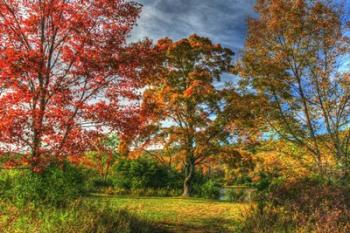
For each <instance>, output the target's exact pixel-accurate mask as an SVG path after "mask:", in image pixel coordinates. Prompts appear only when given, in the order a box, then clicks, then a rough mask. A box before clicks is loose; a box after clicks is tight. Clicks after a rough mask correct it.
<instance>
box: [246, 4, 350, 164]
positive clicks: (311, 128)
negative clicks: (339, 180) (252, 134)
mask: <svg viewBox="0 0 350 233" xmlns="http://www.w3.org/2000/svg"><path fill="white" fill-rule="evenodd" d="M335 4H336V3H334V4H333V6H332V5H331V3H329V1H308V0H297V1H294V0H258V1H257V3H256V11H257V13H258V14H259V17H258V18H256V19H250V20H249V29H248V37H247V40H246V44H245V49H244V56H243V59H242V64H241V75H242V77H245V78H246V81H247V82H248V83H249V86H250V88H252V87H253V88H254V89H255V91H256V93H257V94H258V95H260V96H263V97H265V99H266V100H267V101H268V103H269V105H268V107H267V108H266V120H267V121H268V124H269V126H270V127H271V130H273V131H274V132H276V133H278V135H279V136H280V138H281V139H285V140H288V141H290V142H293V143H295V144H297V145H299V146H302V147H304V148H307V149H308V151H309V152H311V153H312V154H313V155H314V158H315V160H316V161H317V164H318V168H319V169H321V168H322V166H323V165H324V163H325V155H326V154H332V155H334V158H336V159H337V160H338V162H339V164H340V165H341V166H343V167H349V162H350V160H349V159H350V157H349V149H350V147H349V146H350V144H349V142H350V131H349V130H348V128H349V120H350V118H349V117H350V86H349V81H350V76H349V69H348V67H347V66H346V59H345V57H346V56H348V55H349V38H347V37H346V31H347V22H345V21H344V18H343V17H342V9H341V7H339V6H337V5H335Z"/></svg>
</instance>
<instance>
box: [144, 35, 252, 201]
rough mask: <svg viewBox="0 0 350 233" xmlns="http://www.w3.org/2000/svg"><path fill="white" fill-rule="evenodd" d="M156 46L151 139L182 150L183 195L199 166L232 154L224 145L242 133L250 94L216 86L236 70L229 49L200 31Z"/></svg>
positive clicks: (147, 98)
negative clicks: (158, 63) (158, 64)
mask: <svg viewBox="0 0 350 233" xmlns="http://www.w3.org/2000/svg"><path fill="white" fill-rule="evenodd" d="M156 48H157V49H158V50H159V53H160V54H161V57H162V58H163V62H162V66H161V69H160V70H159V72H158V73H156V74H154V75H152V76H151V77H150V79H149V80H150V82H149V83H148V86H147V87H148V88H147V89H146V90H145V92H144V99H143V107H144V109H146V111H148V114H147V115H148V117H149V119H150V120H149V121H150V124H149V129H150V131H147V134H146V135H147V136H148V141H146V142H148V146H151V148H152V147H153V148H157V147H158V148H162V149H163V150H166V151H168V150H169V149H171V148H172V149H173V151H175V152H176V153H177V158H178V159H180V161H181V162H182V164H183V169H184V177H185V178H184V185H183V189H184V190H183V196H190V195H191V185H192V182H193V177H194V175H195V168H196V167H197V166H198V165H200V164H202V163H204V162H206V161H208V159H210V158H211V157H212V156H215V155H218V154H219V153H222V152H227V153H229V150H228V147H226V150H227V151H224V148H225V147H224V146H223V145H224V144H225V143H226V144H227V143H230V140H231V142H232V141H234V140H236V139H237V138H238V137H237V135H238V134H239V131H240V129H242V126H243V124H240V123H239V120H240V119H242V118H244V117H246V116H248V115H249V114H251V112H250V111H249V110H248V111H247V109H248V108H247V106H249V101H250V100H251V99H249V97H247V98H245V97H243V96H241V95H239V94H238V93H236V92H235V91H233V89H232V88H229V87H227V88H222V89H219V88H216V87H215V85H214V81H220V79H221V75H222V74H223V73H225V72H231V70H232V55H233V52H232V51H231V50H230V49H227V48H223V47H221V45H219V44H213V43H212V42H211V41H210V40H209V39H207V38H204V37H200V36H197V35H192V36H190V37H189V38H186V39H182V40H179V41H172V40H170V39H167V38H166V39H162V40H159V41H158V44H157V46H156ZM241 132H243V131H241ZM239 138H240V137H239ZM240 139H242V138H240ZM242 140H243V139H242Z"/></svg>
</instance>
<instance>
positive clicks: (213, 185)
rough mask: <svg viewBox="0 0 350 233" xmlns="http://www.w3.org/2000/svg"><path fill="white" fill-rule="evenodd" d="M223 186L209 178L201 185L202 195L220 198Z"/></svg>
mask: <svg viewBox="0 0 350 233" xmlns="http://www.w3.org/2000/svg"><path fill="white" fill-rule="evenodd" d="M220 189H221V186H220V185H219V184H218V183H217V182H215V181H213V180H208V181H207V182H205V183H204V184H203V185H201V186H200V197H204V198H210V199H218V198H219V197H220Z"/></svg>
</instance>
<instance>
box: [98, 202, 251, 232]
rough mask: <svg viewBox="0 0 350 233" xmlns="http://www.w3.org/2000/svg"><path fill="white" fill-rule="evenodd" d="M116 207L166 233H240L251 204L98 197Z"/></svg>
mask: <svg viewBox="0 0 350 233" xmlns="http://www.w3.org/2000/svg"><path fill="white" fill-rule="evenodd" d="M96 198H98V199H99V202H100V201H106V202H108V205H111V206H112V207H113V208H114V207H115V208H118V209H126V210H128V211H129V212H131V213H133V214H135V215H136V216H138V217H139V218H141V219H144V220H148V221H151V222H153V223H154V224H155V225H156V226H157V228H159V230H163V231H164V232H166V233H168V232H169V233H230V232H237V227H238V226H239V222H240V221H242V220H243V218H244V215H245V213H248V211H249V209H250V205H249V204H244V203H232V202H224V201H212V200H206V199H197V198H156V197H114V196H94V197H91V199H94V200H95V201H96Z"/></svg>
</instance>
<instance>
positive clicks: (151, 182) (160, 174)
mask: <svg viewBox="0 0 350 233" xmlns="http://www.w3.org/2000/svg"><path fill="white" fill-rule="evenodd" d="M181 182H182V179H181V176H180V175H179V173H177V172H176V171H174V170H173V169H171V168H169V167H167V166H164V165H161V164H159V163H157V162H156V161H154V160H152V159H150V158H148V157H141V158H139V159H136V160H128V159H124V160H121V161H120V162H119V163H118V164H117V165H116V167H115V175H114V184H115V186H116V187H117V188H123V189H129V190H134V189H135V190H137V189H147V188H152V189H162V188H178V187H179V186H180V187H181Z"/></svg>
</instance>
